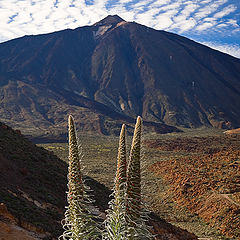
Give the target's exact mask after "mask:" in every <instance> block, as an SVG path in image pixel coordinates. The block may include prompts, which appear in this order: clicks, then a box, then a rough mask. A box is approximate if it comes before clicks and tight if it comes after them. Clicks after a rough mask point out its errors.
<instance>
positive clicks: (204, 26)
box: [196, 22, 216, 31]
mask: <svg viewBox="0 0 240 240" xmlns="http://www.w3.org/2000/svg"><path fill="white" fill-rule="evenodd" d="M214 25H216V23H215V22H205V23H203V24H201V25H198V26H197V27H196V30H198V31H203V30H206V29H208V28H211V27H213V26H214Z"/></svg>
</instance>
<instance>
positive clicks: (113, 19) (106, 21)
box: [94, 15, 125, 26]
mask: <svg viewBox="0 0 240 240" xmlns="http://www.w3.org/2000/svg"><path fill="white" fill-rule="evenodd" d="M120 22H125V20H123V19H122V18H120V17H119V16H118V15H108V16H107V17H105V18H103V19H102V20H101V21H99V22H97V23H95V24H94V26H98V25H116V24H118V23H120Z"/></svg>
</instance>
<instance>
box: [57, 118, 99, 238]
mask: <svg viewBox="0 0 240 240" xmlns="http://www.w3.org/2000/svg"><path fill="white" fill-rule="evenodd" d="M68 125H69V167H68V193H67V201H68V207H67V210H66V212H65V219H64V220H63V229H64V230H65V231H64V232H63V235H61V236H60V237H59V239H64V240H65V239H71V240H90V239H91V240H96V239H100V231H99V229H98V226H97V224H96V222H95V216H94V215H93V214H92V213H91V207H92V201H91V199H90V198H89V196H88V194H87V192H86V191H87V187H86V186H85V184H84V181H83V175H82V172H81V166H80V161H81V155H80V154H79V145H78V140H77V135H76V129H75V125H74V120H73V117H72V116H71V115H70V116H69V119H68Z"/></svg>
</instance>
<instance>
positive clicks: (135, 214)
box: [125, 117, 153, 240]
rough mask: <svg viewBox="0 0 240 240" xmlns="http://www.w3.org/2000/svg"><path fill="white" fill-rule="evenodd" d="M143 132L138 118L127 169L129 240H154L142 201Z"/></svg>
mask: <svg viewBox="0 0 240 240" xmlns="http://www.w3.org/2000/svg"><path fill="white" fill-rule="evenodd" d="M141 132H142V119H141V117H138V118H137V122H136V125H135V129H134V134H133V140H132V146H131V151H130V157H129V164H128V169H127V188H126V216H125V218H126V222H127V238H126V239H128V240H143V239H144V240H147V239H153V236H152V234H151V232H150V231H149V227H148V226H147V225H146V223H145V221H146V220H147V218H148V217H147V215H146V214H145V209H144V208H143V204H142V201H141V164H140V161H141Z"/></svg>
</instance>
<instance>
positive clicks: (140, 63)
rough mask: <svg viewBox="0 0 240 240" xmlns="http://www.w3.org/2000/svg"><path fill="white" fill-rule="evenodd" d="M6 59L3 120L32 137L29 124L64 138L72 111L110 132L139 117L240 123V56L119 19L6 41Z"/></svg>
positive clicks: (0, 73)
mask: <svg viewBox="0 0 240 240" xmlns="http://www.w3.org/2000/svg"><path fill="white" fill-rule="evenodd" d="M0 56H1V57H0V86H1V88H0V116H1V120H2V121H4V122H7V123H8V124H10V125H11V126H18V128H20V129H22V130H24V129H25V132H26V131H27V130H26V122H27V126H28V129H29V128H32V129H36V128H38V130H39V134H37V135H40V134H46V132H47V131H49V129H50V131H51V132H53V133H54V134H55V132H56V131H57V132H58V134H59V132H61V129H62V128H63V123H64V122H66V121H65V119H66V116H67V114H68V113H72V114H74V116H75V118H76V119H78V120H77V123H78V125H79V129H82V130H84V131H92V132H96V131H97V132H99V133H104V134H112V130H111V129H109V128H106V129H104V130H103V129H102V128H101V127H99V126H103V125H105V126H107V125H108V124H107V122H108V121H111V122H115V123H116V121H117V123H116V124H115V126H114V128H117V129H118V125H119V124H121V123H122V122H123V121H124V122H126V123H131V122H133V121H134V120H133V119H135V118H136V116H137V115H141V116H142V117H143V119H144V120H145V121H148V122H152V124H150V125H151V126H154V123H153V122H155V123H158V124H162V123H164V124H170V125H175V126H184V127H197V126H201V125H206V126H214V127H221V128H231V127H239V125H240V120H239V119H240V109H239V102H240V80H239V79H240V60H239V59H237V58H234V57H231V56H229V55H227V54H224V53H221V52H219V51H216V50H213V49H210V48H208V47H206V46H204V45H201V44H198V43H196V42H194V41H191V40H189V39H187V38H184V37H181V36H178V35H176V34H172V33H168V32H165V31H157V30H154V29H151V28H148V27H145V26H143V25H140V24H137V23H132V22H126V21H124V20H123V19H121V18H120V17H118V16H116V15H115V16H108V17H107V18H105V19H103V20H102V21H100V22H98V23H96V24H94V25H93V26H86V27H80V28H77V29H74V30H70V29H68V30H64V31H59V32H54V33H51V34H43V35H37V36H25V37H22V38H19V39H15V40H11V41H8V42H5V43H1V44H0ZM80 123H81V126H80ZM164 127H165V126H164V125H162V129H165V130H164V132H166V128H164ZM158 129H160V128H158ZM175 130H176V129H173V128H171V130H170V131H175Z"/></svg>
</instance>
